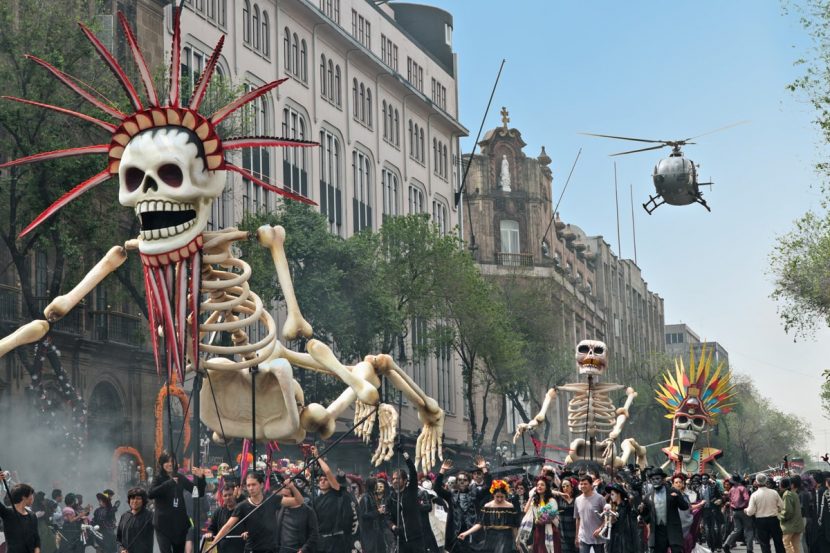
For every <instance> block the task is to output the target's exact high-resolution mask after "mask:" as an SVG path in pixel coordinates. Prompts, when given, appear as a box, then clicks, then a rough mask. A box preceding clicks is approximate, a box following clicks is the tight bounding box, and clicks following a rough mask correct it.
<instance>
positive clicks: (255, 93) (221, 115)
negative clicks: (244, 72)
mask: <svg viewBox="0 0 830 553" xmlns="http://www.w3.org/2000/svg"><path fill="white" fill-rule="evenodd" d="M287 80H288V78H287V77H286V78H285V79H280V80H278V81H273V82H270V83H268V84H264V85H262V86H261V87H259V88H255V89H253V90H252V91H250V92H248V93H247V94H245V95H244V96H241V97H239V98H237V99H236V100H234V101H233V102H231V103H230V104H228V105H227V106H225V107H223V108H221V109H219V110H217V111H216V113H214V114H213V115H211V116H210V117H208V119H209V120H210V122H211V123H213V124H214V125H218V124H219V123H221V122H222V121H224V120H225V118H226V117H227V116H228V115H230V114H231V113H233V112H234V111H236V110H238V109H239V108H241V107H242V106H244V105H245V104H247V103H248V102H251V101H253V100H256V99H257V98H259V97H260V96H262V95H263V94H265V93H267V92H268V91H269V90H273V89H275V88H277V87H278V86H280V85H281V84H282V83H284V82H285V81H287Z"/></svg>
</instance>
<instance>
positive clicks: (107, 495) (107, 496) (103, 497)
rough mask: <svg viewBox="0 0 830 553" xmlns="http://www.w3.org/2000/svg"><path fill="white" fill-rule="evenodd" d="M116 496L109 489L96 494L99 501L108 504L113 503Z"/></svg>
mask: <svg viewBox="0 0 830 553" xmlns="http://www.w3.org/2000/svg"><path fill="white" fill-rule="evenodd" d="M114 496H115V492H114V491H112V490H110V489H109V488H107V489H106V490H104V491H102V492H99V493H96V494H95V497H96V498H97V499H98V501H106V502H107V503H110V502H112V498H113V497H114Z"/></svg>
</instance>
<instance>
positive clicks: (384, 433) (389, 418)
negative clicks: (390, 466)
mask: <svg viewBox="0 0 830 553" xmlns="http://www.w3.org/2000/svg"><path fill="white" fill-rule="evenodd" d="M377 418H378V432H379V434H378V448H377V450H375V454H374V455H373V456H372V464H373V465H375V466H376V467H377V466H380V464H381V463H382V462H384V461H388V460H389V459H391V458H392V454H393V453H394V446H395V435H396V434H397V430H396V428H395V426H397V424H398V412H397V411H395V408H394V407H392V406H391V405H388V404H386V403H381V404H380V407H378V416H377Z"/></svg>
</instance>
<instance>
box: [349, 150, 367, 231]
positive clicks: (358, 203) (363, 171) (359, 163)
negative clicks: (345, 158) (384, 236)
mask: <svg viewBox="0 0 830 553" xmlns="http://www.w3.org/2000/svg"><path fill="white" fill-rule="evenodd" d="M352 178H353V179H354V197H353V198H352V209H353V214H354V231H355V232H360V231H361V230H363V229H367V228H368V229H370V228H372V196H371V188H370V183H371V182H372V167H371V163H370V162H369V156H368V155H366V154H364V153H363V152H361V151H360V150H354V151H353V152H352Z"/></svg>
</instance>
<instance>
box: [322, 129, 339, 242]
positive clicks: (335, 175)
mask: <svg viewBox="0 0 830 553" xmlns="http://www.w3.org/2000/svg"><path fill="white" fill-rule="evenodd" d="M340 164H341V155H340V140H339V139H338V138H337V136H335V135H334V134H333V133H331V132H329V131H327V130H325V129H324V130H321V131H320V213H322V214H323V215H325V216H326V219H328V221H329V230H330V231H331V232H332V233H333V234H337V235H341V234H342V232H343V207H342V206H343V192H342V191H343V181H342V172H341V168H340Z"/></svg>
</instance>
